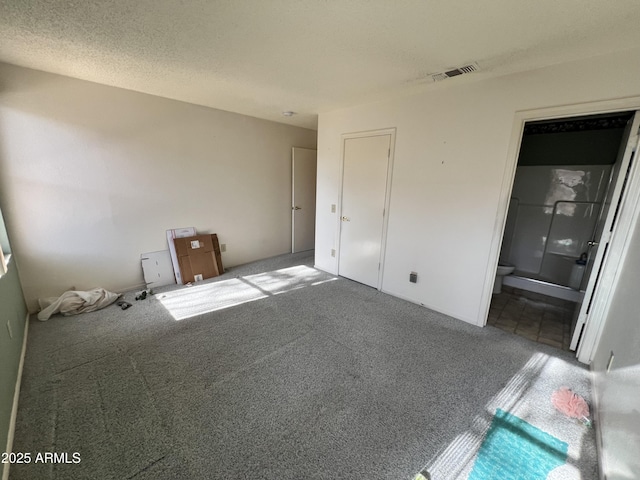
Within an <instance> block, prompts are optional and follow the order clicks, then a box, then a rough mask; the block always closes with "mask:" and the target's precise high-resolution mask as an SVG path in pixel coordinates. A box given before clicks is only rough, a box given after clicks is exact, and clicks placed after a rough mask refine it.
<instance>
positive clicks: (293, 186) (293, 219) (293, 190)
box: [291, 147, 318, 253]
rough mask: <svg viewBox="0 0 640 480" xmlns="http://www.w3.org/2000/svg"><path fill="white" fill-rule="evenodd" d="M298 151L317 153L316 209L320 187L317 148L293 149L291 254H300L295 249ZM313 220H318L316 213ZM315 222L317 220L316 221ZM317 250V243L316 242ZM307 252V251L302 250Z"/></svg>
mask: <svg viewBox="0 0 640 480" xmlns="http://www.w3.org/2000/svg"><path fill="white" fill-rule="evenodd" d="M296 150H312V151H314V152H316V208H317V204H318V202H317V197H318V192H317V186H318V150H317V149H316V148H308V147H291V253H298V252H296V249H295V244H296V214H295V213H296V212H295V211H294V207H295V191H296V170H295V155H296ZM313 218H314V219H315V218H316V212H315V211H314V212H313ZM314 221H315V220H314ZM314 248H315V242H314ZM302 251H305V250H302Z"/></svg>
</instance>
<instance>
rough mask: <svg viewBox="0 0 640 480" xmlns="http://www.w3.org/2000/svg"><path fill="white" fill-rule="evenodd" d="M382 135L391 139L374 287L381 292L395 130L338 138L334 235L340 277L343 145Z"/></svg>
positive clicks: (345, 134) (364, 132) (353, 134)
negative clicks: (338, 183) (377, 266)
mask: <svg viewBox="0 0 640 480" xmlns="http://www.w3.org/2000/svg"><path fill="white" fill-rule="evenodd" d="M383 135H390V136H391V138H390V140H389V158H388V163H387V183H386V187H385V194H384V216H383V218H382V239H381V241H380V271H379V272H378V283H377V285H376V289H377V290H382V280H383V278H384V263H385V262H384V260H385V256H386V251H387V229H388V226H389V209H390V205H391V184H392V177H393V158H394V156H395V155H394V154H395V147H396V128H395V127H391V128H383V129H379V130H366V131H363V132H353V133H343V134H342V135H341V136H340V191H339V192H338V205H337V213H338V215H336V222H337V228H336V232H337V233H336V234H337V238H335V241H334V245H336V246H337V248H336V264H337V267H338V268H337V270H338V275H340V249H341V245H340V241H341V238H342V221H341V220H340V218H341V217H342V191H343V188H344V153H345V144H346V141H347V140H349V139H352V138H366V137H380V136H383Z"/></svg>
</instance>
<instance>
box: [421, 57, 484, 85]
mask: <svg viewBox="0 0 640 480" xmlns="http://www.w3.org/2000/svg"><path fill="white" fill-rule="evenodd" d="M478 70H480V67H479V66H478V64H477V63H475V62H473V63H470V64H468V65H465V66H463V67H458V68H453V69H451V70H447V71H446V72H440V73H434V74H432V75H431V78H432V79H433V81H434V82H439V81H441V80H446V79H447V78H451V77H457V76H458V75H464V74H465V73H472V72H477V71H478Z"/></svg>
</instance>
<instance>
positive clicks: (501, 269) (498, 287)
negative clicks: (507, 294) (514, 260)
mask: <svg viewBox="0 0 640 480" xmlns="http://www.w3.org/2000/svg"><path fill="white" fill-rule="evenodd" d="M515 268H516V267H514V266H513V265H503V264H499V265H498V271H497V272H496V279H495V281H494V282H493V293H501V292H502V280H503V279H504V276H505V275H511V274H512V273H513V271H514V270H515Z"/></svg>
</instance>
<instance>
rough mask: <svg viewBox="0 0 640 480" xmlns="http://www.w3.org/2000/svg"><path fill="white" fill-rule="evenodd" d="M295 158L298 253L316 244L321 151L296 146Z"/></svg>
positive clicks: (293, 246)
mask: <svg viewBox="0 0 640 480" xmlns="http://www.w3.org/2000/svg"><path fill="white" fill-rule="evenodd" d="M291 158H292V160H291V178H292V181H293V185H292V187H291V252H292V253H295V252H304V251H305V250H312V249H313V248H314V245H315V234H316V233H315V232H316V170H317V168H316V167H317V151H316V150H311V149H309V148H299V147H293V149H292V155H291Z"/></svg>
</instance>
